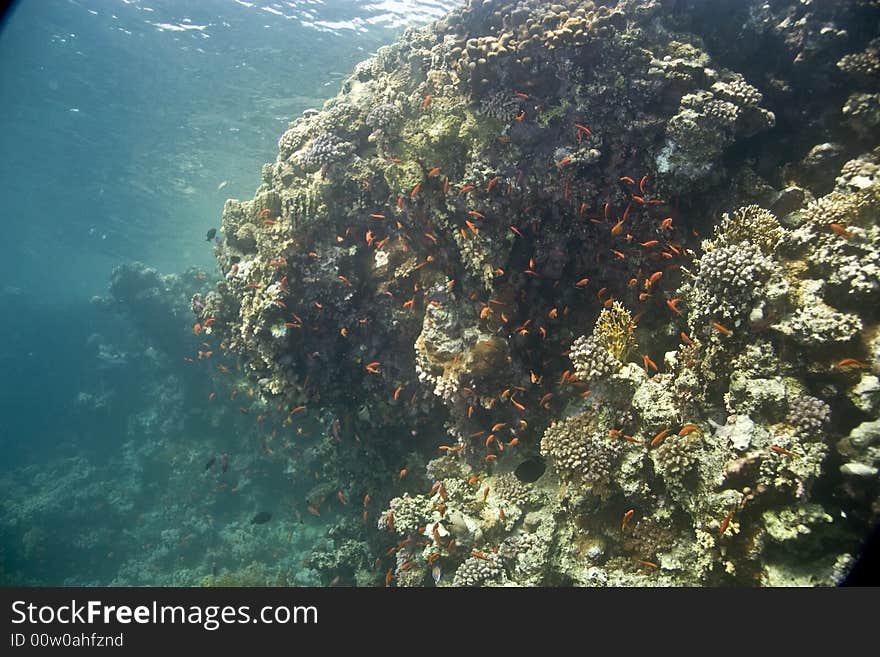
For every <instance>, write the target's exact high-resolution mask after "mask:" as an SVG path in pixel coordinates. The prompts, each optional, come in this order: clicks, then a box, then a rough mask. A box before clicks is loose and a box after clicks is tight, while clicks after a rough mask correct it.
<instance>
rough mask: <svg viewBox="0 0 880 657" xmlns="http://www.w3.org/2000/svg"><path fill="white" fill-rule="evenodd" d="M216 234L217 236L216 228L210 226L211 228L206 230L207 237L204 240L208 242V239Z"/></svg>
mask: <svg viewBox="0 0 880 657" xmlns="http://www.w3.org/2000/svg"><path fill="white" fill-rule="evenodd" d="M216 236H217V229H216V228H212V229H211V230H209V231H208V233H207V239H206V240H205V241H206V242H210V241H211V240H212V239H214V238H215V237H216Z"/></svg>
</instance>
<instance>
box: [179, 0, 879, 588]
mask: <svg viewBox="0 0 880 657" xmlns="http://www.w3.org/2000/svg"><path fill="white" fill-rule="evenodd" d="M706 4H707V3H700V2H697V1H696V0H686V1H685V2H680V3H663V2H658V1H656V0H620V1H619V2H616V3H593V2H589V1H579V0H562V1H561V2H559V3H558V4H548V3H543V2H538V1H537V0H519V1H518V2H501V1H496V0H480V1H476V0H475V1H472V2H467V3H466V4H465V5H464V6H463V7H461V8H459V9H456V10H454V11H453V12H451V13H450V14H449V15H448V16H447V17H446V18H444V19H443V20H441V21H438V22H437V23H435V24H434V25H432V26H428V27H424V28H417V29H410V30H408V31H407V32H406V34H405V35H404V37H403V38H402V39H401V40H400V41H398V42H397V43H395V44H393V45H391V46H387V47H383V48H380V49H379V51H378V53H377V54H376V55H375V56H374V57H372V58H371V59H369V60H367V61H366V62H364V63H362V64H361V65H359V66H358V67H356V69H355V71H354V73H353V74H352V75H351V76H350V77H348V78H347V79H346V80H345V81H344V82H343V84H342V89H341V91H340V94H339V95H338V96H337V97H336V98H334V99H331V100H330V101H328V102H327V103H326V104H325V105H324V107H323V108H322V109H321V110H316V111H310V112H306V113H304V114H303V116H302V117H300V118H298V119H297V120H296V121H294V122H293V123H292V124H291V125H290V127H289V128H288V130H287V131H286V132H285V133H284V135H282V137H281V139H280V141H279V153H278V157H277V159H276V160H275V162H273V163H270V164H267V165H266V166H265V167H264V168H263V172H262V183H261V185H260V187H259V188H258V189H257V190H256V193H255V196H254V198H253V199H252V200H247V201H239V200H230V201H228V202H227V204H226V206H225V208H224V215H223V231H224V232H225V234H226V236H227V239H226V242H225V243H224V244H222V245H218V246H217V249H216V255H217V260H218V263H219V265H220V269H221V272H222V276H223V279H222V281H221V282H220V283H219V284H218V285H217V290H216V292H213V293H211V294H208V295H204V296H202V297H198V298H197V299H195V300H194V303H193V309H194V310H195V312H196V320H197V321H198V322H200V324H203V325H204V324H206V323H208V321H210V323H211V329H212V331H216V332H217V333H218V335H219V336H220V337H221V339H222V340H223V343H224V346H225V348H226V349H228V350H229V351H231V352H233V353H235V354H236V355H237V356H238V358H239V359H240V363H241V367H242V369H243V372H244V374H245V375H247V376H248V377H249V379H250V380H251V381H252V382H253V386H254V389H255V390H254V399H253V402H252V403H253V406H254V407H255V408H259V409H260V417H261V418H263V421H264V426H267V427H273V428H274V430H276V431H278V432H279V436H280V438H279V440H281V441H284V444H285V445H286V451H285V452H284V455H283V456H281V455H277V454H275V453H274V452H273V456H272V458H277V459H278V460H280V461H282V462H286V463H287V467H288V469H289V471H290V473H291V474H292V476H308V475H309V474H310V473H316V474H317V473H318V472H320V473H321V474H320V477H316V478H320V479H321V481H320V482H319V483H318V484H317V487H316V488H315V489H313V491H312V492H311V493H309V494H308V502H309V507H310V510H313V511H314V512H320V509H321V504H322V503H323V502H324V501H325V499H330V500H332V499H333V498H332V495H333V494H334V491H335V492H337V493H338V495H339V499H340V500H344V499H346V498H350V497H352V496H353V495H354V494H355V492H356V493H357V494H358V495H360V494H363V493H365V492H367V493H368V497H367V498H365V500H364V504H363V509H358V511H363V513H364V516H363V523H360V524H359V523H358V522H357V518H355V523H354V526H347V527H343V526H342V525H341V526H340V527H341V528H340V529H339V532H340V533H339V535H338V537H336V538H334V539H333V541H331V542H330V543H328V544H327V546H325V547H323V548H318V549H317V550H316V551H315V553H314V555H313V558H312V560H311V562H310V563H311V564H312V567H313V568H314V569H315V570H316V571H317V572H319V573H320V574H321V577H322V580H330V579H332V577H333V576H334V575H333V573H343V575H342V576H344V577H346V578H347V579H349V580H354V581H356V582H358V583H370V582H374V581H375V579H376V578H377V577H379V578H381V576H382V575H384V579H385V583H386V585H392V584H394V585H397V586H416V585H431V584H432V583H433V584H434V585H437V586H447V585H453V586H473V585H481V586H494V585H568V584H577V585H584V586H617V585H634V586H638V585H676V586H680V585H725V584H726V585H730V584H737V585H778V584H787V585H790V584H809V585H816V584H826V585H827V584H833V583H836V582H838V581H839V580H840V578H841V577H842V576H843V574H844V573H845V572H846V568H847V567H848V564H850V563H851V562H852V558H853V556H854V555H855V553H856V552H857V551H858V549H859V543H860V540H861V538H862V537H863V536H864V534H865V532H866V531H867V530H868V529H869V528H870V526H871V525H872V523H874V522H876V520H877V509H878V507H877V504H876V496H877V486H876V483H877V482H876V476H875V475H876V470H877V467H878V466H877V454H876V451H877V450H876V444H875V443H876V431H874V428H875V427H874V425H873V424H872V423H873V422H875V421H876V418H877V415H878V411H880V383H878V373H880V360H878V359H880V346H878V344H880V342H878V339H877V338H876V334H877V330H878V329H877V323H878V316H877V308H878V307H880V306H878V304H877V301H878V295H880V261H878V257H880V256H878V253H880V222H878V212H880V179H878V176H877V172H878V168H880V164H878V163H880V155H878V153H880V151H878V150H877V139H876V132H875V131H874V130H873V127H874V126H876V123H877V122H876V120H875V118H876V117H875V116H874V115H875V114H876V112H875V110H876V107H875V105H876V102H875V101H876V98H874V96H875V95H876V93H877V89H876V76H875V75H871V73H872V72H873V71H874V69H875V68H876V66H875V65H876V55H877V48H876V42H873V41H872V38H873V37H872V35H870V34H868V31H867V30H866V29H865V28H864V27H863V26H864V25H866V24H876V21H877V19H878V11H880V9H878V7H876V6H875V5H873V4H871V3H842V4H841V5H840V6H838V4H836V3H801V2H794V1H793V0H781V1H780V2H774V3H759V2H756V1H749V2H741V3H735V2H732V1H731V2H725V3H724V5H725V8H726V9H727V10H729V13H730V16H731V17H730V19H729V20H724V21H718V20H716V19H715V16H714V14H711V15H710V14H708V13H707V12H709V10H708V9H707V8H706V6H705V5H706ZM832 5H834V6H832ZM843 5H845V6H843ZM871 21H873V23H871ZM866 140H867V141H866ZM872 148H873V149H874V150H873V151H872V150H871V149H872ZM719 217H720V219H719ZM701 235H704V236H707V238H706V239H702V241H701V240H700V236H701ZM708 236H711V237H708ZM590 327H592V330H591V329H590ZM308 423H315V424H317V426H319V427H320V428H321V431H322V435H323V438H321V439H319V440H318V441H317V444H310V443H308V442H307V441H298V440H297V439H296V438H295V436H296V432H297V431H300V430H302V429H303V428H304V426H305V425H306V424H308ZM287 436H292V437H293V438H292V439H289V438H287ZM438 451H440V452H441V453H442V454H441V455H440V457H439V458H434V457H435V456H437V452H438ZM542 458H543V459H546V462H547V466H548V467H547V471H546V472H545V473H543V474H540V473H538V474H537V475H536V476H535V477H531V476H522V472H523V470H522V468H523V467H524V466H527V467H526V470H538V468H535V467H534V466H533V464H534V463H535V462H537V461H539V460H540V459H542ZM838 462H839V465H835V464H837V463H838ZM517 473H519V475H518V474H517ZM312 483H313V484H314V482H312ZM427 491H430V492H427ZM368 498H371V499H374V500H375V501H374V502H373V503H372V504H374V505H376V506H377V507H379V506H381V508H382V509H383V510H382V511H381V512H376V511H374V508H375V507H373V506H369V505H368V503H367V499H368ZM345 506H346V507H347V506H348V505H347V504H346V505H345ZM352 512H353V511H352ZM349 520H350V519H349ZM343 525H344V523H343ZM389 540H390V541H392V543H391V544H389ZM371 551H372V555H375V556H378V558H379V561H380V563H379V564H378V565H376V564H371V563H370V560H369V557H368V555H369V554H370V553H371Z"/></svg>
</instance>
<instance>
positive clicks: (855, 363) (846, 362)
mask: <svg viewBox="0 0 880 657" xmlns="http://www.w3.org/2000/svg"><path fill="white" fill-rule="evenodd" d="M837 366H838V367H856V368H858V369H862V370H863V369H865V368H867V367H868V365H867V364H865V363H863V362H862V361H860V360H856V359H855V358H844V359H843V360H840V361H837Z"/></svg>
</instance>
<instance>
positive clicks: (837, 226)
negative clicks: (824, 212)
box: [829, 224, 853, 240]
mask: <svg viewBox="0 0 880 657" xmlns="http://www.w3.org/2000/svg"><path fill="white" fill-rule="evenodd" d="M829 226H830V228H831V230H833V231H834V232H835V233H837V234H838V235H840V236H841V237H842V238H843V239H845V240H848V239H852V237H853V233H851V232H850V231H848V230H847V229H846V228H844V227H843V226H841V225H840V224H829Z"/></svg>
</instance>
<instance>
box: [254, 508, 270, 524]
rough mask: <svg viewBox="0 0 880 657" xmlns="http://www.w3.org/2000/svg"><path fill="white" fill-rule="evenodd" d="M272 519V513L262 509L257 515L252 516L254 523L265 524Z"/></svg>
mask: <svg viewBox="0 0 880 657" xmlns="http://www.w3.org/2000/svg"><path fill="white" fill-rule="evenodd" d="M271 519H272V514H271V513H269V512H268V511H260V512H259V513H258V514H257V515H255V516H254V517H253V518H251V524H252V525H264V524H266V523H267V522H269V521H270V520H271Z"/></svg>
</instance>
